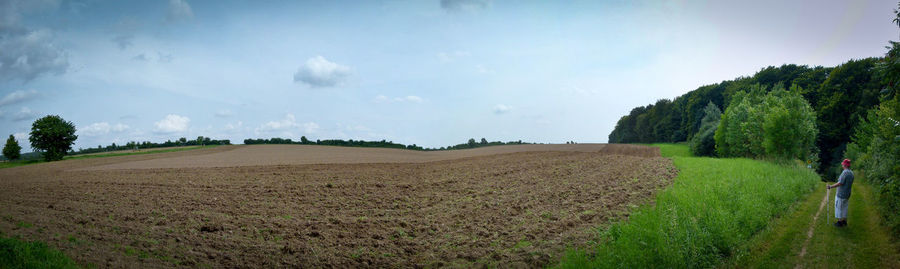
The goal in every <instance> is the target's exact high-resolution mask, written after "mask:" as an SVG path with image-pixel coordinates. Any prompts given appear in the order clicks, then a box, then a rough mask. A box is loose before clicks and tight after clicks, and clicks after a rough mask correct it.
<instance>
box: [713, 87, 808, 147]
mask: <svg viewBox="0 0 900 269" xmlns="http://www.w3.org/2000/svg"><path fill="white" fill-rule="evenodd" d="M766 88H767V87H765V86H762V85H759V84H757V85H754V86H752V87H751V88H750V92H736V93H735V94H734V95H733V96H732V97H731V103H730V104H729V106H728V109H726V110H725V113H724V114H723V115H722V119H721V120H720V121H719V127H718V129H717V130H716V131H715V141H716V143H715V144H716V153H717V154H718V155H719V156H722V157H752V158H761V157H768V158H775V159H781V160H791V159H800V160H811V159H814V158H813V157H812V156H813V155H814V154H813V153H814V152H815V146H814V142H815V138H816V134H817V133H818V130H817V128H816V116H815V112H814V111H813V110H812V108H811V107H810V105H809V103H807V102H806V100H804V99H803V97H802V96H801V95H800V93H801V92H802V91H803V89H802V88H800V87H798V86H796V85H794V86H793V87H791V90H790V91H786V90H784V87H783V86H782V85H781V84H780V83H779V84H776V85H775V86H774V87H773V88H774V89H773V90H772V91H769V92H768V94H765V92H766V91H767V89H766Z"/></svg>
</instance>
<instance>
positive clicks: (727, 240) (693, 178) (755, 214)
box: [559, 144, 820, 268]
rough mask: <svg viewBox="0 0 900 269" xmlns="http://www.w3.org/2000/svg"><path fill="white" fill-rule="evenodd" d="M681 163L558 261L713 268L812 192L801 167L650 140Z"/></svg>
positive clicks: (812, 179)
mask: <svg viewBox="0 0 900 269" xmlns="http://www.w3.org/2000/svg"><path fill="white" fill-rule="evenodd" d="M655 146H659V147H660V151H661V153H662V155H663V156H665V157H671V158H672V160H673V161H674V163H675V166H676V167H677V168H678V169H679V174H678V177H676V178H675V182H674V183H673V185H672V186H671V187H669V188H668V189H666V190H664V191H662V192H660V193H659V194H658V195H657V198H656V203H655V204H654V205H645V206H642V207H640V208H638V209H637V210H636V211H635V212H634V213H633V214H632V215H631V216H630V217H629V220H628V221H627V222H620V223H616V224H613V225H612V226H611V227H610V228H609V229H608V230H606V231H604V232H602V235H601V238H600V239H599V240H598V242H600V243H599V244H597V245H596V246H594V247H592V249H589V250H584V249H582V250H571V251H569V252H568V253H566V256H565V257H564V258H563V260H562V263H561V264H560V265H559V267H563V268H584V267H601V268H698V267H714V266H717V265H719V264H721V262H722V260H723V258H725V257H730V256H732V255H734V254H735V253H736V252H737V251H738V249H739V248H740V247H741V246H743V245H744V244H745V243H746V241H747V240H749V239H750V238H751V237H752V236H753V235H755V234H757V233H758V232H760V231H761V230H763V229H764V228H765V227H766V226H767V225H768V224H769V222H770V221H771V220H772V219H773V218H775V217H777V216H779V215H781V214H783V213H784V212H786V211H787V209H788V208H790V207H791V205H792V204H794V203H795V202H796V201H797V200H798V199H801V198H802V197H804V194H807V193H810V192H812V191H813V188H814V187H815V186H816V184H817V183H818V182H820V181H819V176H818V175H816V174H815V173H813V172H812V171H809V170H807V169H805V168H800V167H796V166H785V165H777V164H773V163H768V162H763V161H756V160H748V159H715V158H698V157H690V154H689V151H688V148H687V146H685V145H666V144H663V145H655Z"/></svg>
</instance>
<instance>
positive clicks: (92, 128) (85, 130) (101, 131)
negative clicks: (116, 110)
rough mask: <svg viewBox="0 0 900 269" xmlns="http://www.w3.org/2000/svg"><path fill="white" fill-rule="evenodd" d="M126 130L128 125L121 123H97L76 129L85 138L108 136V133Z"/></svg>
mask: <svg viewBox="0 0 900 269" xmlns="http://www.w3.org/2000/svg"><path fill="white" fill-rule="evenodd" d="M128 129H129V127H128V125H125V124H121V123H117V124H116V125H110V124H109V123H108V122H97V123H92V124H91V125H88V126H85V127H82V128H80V129H78V133H79V134H81V135H85V136H100V135H105V134H109V133H110V132H116V133H118V132H123V131H125V130H128Z"/></svg>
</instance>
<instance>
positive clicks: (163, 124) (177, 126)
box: [154, 114, 191, 133]
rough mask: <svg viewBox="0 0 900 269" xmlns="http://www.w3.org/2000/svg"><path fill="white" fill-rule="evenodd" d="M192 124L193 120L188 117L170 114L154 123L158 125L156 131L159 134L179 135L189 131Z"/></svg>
mask: <svg viewBox="0 0 900 269" xmlns="http://www.w3.org/2000/svg"><path fill="white" fill-rule="evenodd" d="M190 123H191V119H189V118H188V117H184V116H179V115H175V114H169V115H166V117H165V118H163V119H162V120H160V121H157V122H156V123H154V125H156V130H155V131H156V132H158V133H178V132H184V131H187V129H188V124H190Z"/></svg>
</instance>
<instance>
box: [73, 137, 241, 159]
mask: <svg viewBox="0 0 900 269" xmlns="http://www.w3.org/2000/svg"><path fill="white" fill-rule="evenodd" d="M205 145H231V140H228V139H222V140H216V139H212V138H209V137H205V136H198V137H197V139H194V140H188V139H187V138H185V137H182V138H179V139H177V140H175V141H172V140H166V142H161V143H154V142H150V141H143V142H137V141H130V142H128V143H125V144H120V145H116V143H112V144H110V145H108V146H102V145H97V147H96V148H86V149H82V148H80V149H78V151H74V152H72V155H78V154H90V153H98V152H107V151H116V150H138V149H150V148H168V147H181V146H205Z"/></svg>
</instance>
